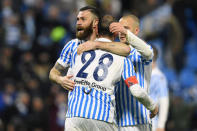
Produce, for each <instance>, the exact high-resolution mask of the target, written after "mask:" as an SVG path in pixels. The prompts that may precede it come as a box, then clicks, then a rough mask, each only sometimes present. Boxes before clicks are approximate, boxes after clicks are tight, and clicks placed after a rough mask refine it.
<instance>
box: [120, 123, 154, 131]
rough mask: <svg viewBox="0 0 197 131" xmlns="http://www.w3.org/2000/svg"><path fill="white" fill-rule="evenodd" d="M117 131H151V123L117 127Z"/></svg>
mask: <svg viewBox="0 0 197 131" xmlns="http://www.w3.org/2000/svg"><path fill="white" fill-rule="evenodd" d="M119 131H152V125H151V124H140V125H135V126H125V127H119Z"/></svg>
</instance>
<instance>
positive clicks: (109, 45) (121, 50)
mask: <svg viewBox="0 0 197 131" xmlns="http://www.w3.org/2000/svg"><path fill="white" fill-rule="evenodd" d="M96 48H97V49H101V50H106V51H108V52H111V53H113V54H117V55H121V56H128V55H129V53H130V51H131V48H130V47H129V46H128V45H126V44H124V43H121V42H98V43H97V44H96Z"/></svg>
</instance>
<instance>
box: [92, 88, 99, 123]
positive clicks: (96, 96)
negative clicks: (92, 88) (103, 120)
mask: <svg viewBox="0 0 197 131" xmlns="http://www.w3.org/2000/svg"><path fill="white" fill-rule="evenodd" d="M95 98H96V99H98V91H97V90H96V93H95ZM97 104H98V102H97V101H95V106H94V112H93V116H92V118H93V119H95V116H96V110H97Z"/></svg>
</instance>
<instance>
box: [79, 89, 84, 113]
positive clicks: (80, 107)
mask: <svg viewBox="0 0 197 131" xmlns="http://www.w3.org/2000/svg"><path fill="white" fill-rule="evenodd" d="M83 89H84V87H82V90H83ZM83 99H84V93H82V97H81V101H80V105H79V111H78V116H80V113H81V110H82V103H83Z"/></svg>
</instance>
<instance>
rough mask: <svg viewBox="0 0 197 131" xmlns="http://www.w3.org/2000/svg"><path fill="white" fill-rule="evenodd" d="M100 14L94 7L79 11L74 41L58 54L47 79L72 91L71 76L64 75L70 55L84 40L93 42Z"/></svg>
mask: <svg viewBox="0 0 197 131" xmlns="http://www.w3.org/2000/svg"><path fill="white" fill-rule="evenodd" d="M100 17H101V16H100V13H99V11H98V10H97V9H96V8H95V7H91V6H86V7H83V8H81V9H80V10H79V13H78V15H77V23H76V37H77V38H76V39H72V40H71V41H69V42H68V43H67V44H66V45H65V46H64V48H63V49H62V52H61V54H60V57H59V58H58V60H57V62H56V63H55V65H54V67H53V68H52V69H51V71H50V74H49V78H50V80H52V81H53V82H55V83H57V84H59V85H61V86H62V87H63V88H65V89H67V90H72V89H73V87H74V82H73V81H72V80H70V79H71V78H72V75H66V73H67V71H68V69H69V67H70V62H71V53H72V52H73V51H74V50H76V49H77V47H78V45H80V44H81V43H82V42H83V41H84V40H95V39H96V35H97V30H98V29H97V26H98V22H99V19H100Z"/></svg>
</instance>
